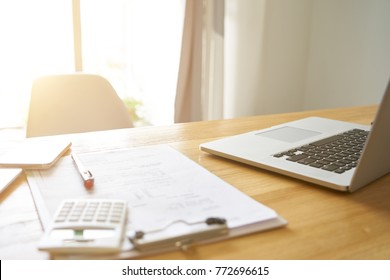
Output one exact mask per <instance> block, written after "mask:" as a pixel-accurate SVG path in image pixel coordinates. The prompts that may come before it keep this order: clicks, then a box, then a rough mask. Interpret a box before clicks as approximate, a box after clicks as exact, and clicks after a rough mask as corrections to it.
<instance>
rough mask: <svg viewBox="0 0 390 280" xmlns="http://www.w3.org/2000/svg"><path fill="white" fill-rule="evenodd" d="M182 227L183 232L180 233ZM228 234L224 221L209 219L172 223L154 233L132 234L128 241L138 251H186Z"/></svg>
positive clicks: (214, 218) (140, 232)
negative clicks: (172, 249) (173, 249)
mask: <svg viewBox="0 0 390 280" xmlns="http://www.w3.org/2000/svg"><path fill="white" fill-rule="evenodd" d="M179 224H181V225H179ZM183 225H184V227H185V231H182V229H183V227H182V226H183ZM178 226H179V227H178ZM228 232H229V228H228V227H227V223H226V220H225V219H223V218H216V217H211V218H207V219H206V220H204V221H199V222H194V223H188V222H186V221H184V220H179V221H173V222H172V223H170V224H169V225H167V226H166V227H164V228H161V229H156V230H154V231H150V232H143V231H137V232H134V233H133V234H130V236H129V239H130V241H131V242H132V243H133V244H134V246H135V248H136V249H137V250H139V251H144V252H145V251H160V250H164V249H171V248H178V249H181V250H182V251H187V249H188V248H189V247H191V246H194V245H197V244H199V243H201V242H204V241H207V240H209V241H210V240H212V239H216V238H221V237H224V236H226V235H227V234H228Z"/></svg>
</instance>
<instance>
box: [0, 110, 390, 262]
mask: <svg viewBox="0 0 390 280" xmlns="http://www.w3.org/2000/svg"><path fill="white" fill-rule="evenodd" d="M376 109H377V107H376V106H365V107H355V108H345V109H331V110H321V111H308V112H300V113H290V114H278V115H268V116H256V117H246V118H239V119H233V120H222V121H208V122H195V123H187V124H175V125H171V126H161V127H145V128H136V129H123V130H114V131H104V132H93V133H84V134H75V135H73V136H74V137H73V149H74V150H76V151H78V152H80V153H82V152H90V151H101V150H110V149H119V148H125V147H136V146H142V145H152V144H159V143H167V144H170V145H172V146H173V147H174V148H176V149H177V150H179V151H181V152H182V153H184V154H185V155H187V156H188V157H189V158H191V159H192V160H194V161H195V162H197V163H199V164H200V165H202V166H204V167H205V168H207V169H208V170H210V171H212V172H213V173H214V174H216V175H217V176H219V177H221V178H222V179H224V180H225V181H227V182H228V183H230V184H232V185H233V186H235V187H237V188H238V189H240V190H241V191H242V192H244V193H246V194H248V195H249V196H251V197H253V198H254V199H256V200H257V201H259V202H261V203H263V204H265V205H267V206H269V207H271V208H273V209H275V210H276V211H277V212H278V213H279V214H280V215H281V216H282V217H284V218H285V219H286V220H287V221H288V222H289V225H288V226H287V227H284V228H280V229H275V230H271V231H267V232H259V233H255V234H251V235H247V236H243V237H239V238H234V239H230V240H227V241H222V242H218V243H213V244H208V245H203V246H199V247H197V248H196V250H194V251H193V252H190V253H188V254H184V253H182V252H171V253H164V254H160V255H155V256H151V257H147V258H145V259H390V187H389V185H390V175H387V176H385V177H383V178H381V179H379V180H377V181H375V182H374V183H372V184H370V185H369V186H368V187H365V188H363V189H361V190H359V191H357V192H356V193H352V194H350V193H341V192H337V191H332V190H329V189H325V188H322V187H318V186H315V185H313V184H309V183H305V182H302V181H299V180H295V179H291V178H288V177H285V176H282V175H278V174H275V173H271V172H267V171H264V170H260V169H256V168H253V167H249V166H246V165H243V164H239V163H236V162H233V161H229V160H225V159H221V158H218V157H215V156H212V155H208V154H206V153H203V152H201V151H199V149H198V146H199V144H200V143H203V142H206V141H210V140H212V139H216V138H219V137H224V136H229V135H233V134H238V133H243V132H247V131H251V130H257V129H261V128H265V127H269V126H272V125H276V124H279V123H282V122H287V121H292V120H295V119H298V118H302V117H307V116H313V115H317V116H322V117H328V118H335V119H339V120H344V121H350V122H357V123H361V124H369V123H370V122H371V121H372V118H373V116H374V114H375V112H376ZM0 203H1V205H0V237H1V238H0V258H1V259H45V258H48V255H47V254H46V253H43V252H39V251H38V250H37V249H36V246H37V242H38V240H39V238H40V237H41V234H42V230H41V226H40V223H39V219H38V216H37V213H36V210H35V208H34V202H33V200H32V197H31V194H30V190H29V187H28V184H27V181H26V179H25V177H24V176H22V177H21V178H19V179H18V180H17V181H16V182H15V183H14V184H13V185H12V186H11V187H10V188H9V189H8V190H7V192H6V193H5V194H3V195H1V197H0Z"/></svg>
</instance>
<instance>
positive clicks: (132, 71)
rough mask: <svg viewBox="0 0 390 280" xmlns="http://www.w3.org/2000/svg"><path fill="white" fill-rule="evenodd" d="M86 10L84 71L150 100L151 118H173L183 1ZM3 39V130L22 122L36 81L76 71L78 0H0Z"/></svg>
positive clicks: (125, 1) (85, 4)
mask: <svg viewBox="0 0 390 280" xmlns="http://www.w3.org/2000/svg"><path fill="white" fill-rule="evenodd" d="M80 11H81V12H80V17H81V42H82V44H81V45H82V64H83V72H87V73H97V74H101V75H103V76H105V77H106V78H107V79H108V80H109V81H110V82H111V83H112V85H113V86H114V88H115V89H116V91H117V92H118V95H119V96H120V97H121V98H123V99H124V100H127V101H132V102H134V101H135V102H137V103H138V104H143V106H142V107H141V110H139V111H138V114H139V115H140V116H141V118H143V120H144V123H150V124H153V125H160V124H169V123H173V110H174V109H173V108H174V106H173V104H174V97H175V92H176V83H177V72H178V65H179V59H180V47H181V35H182V25H183V16H184V0H170V1H161V0H100V1H96V0H80ZM0 36H1V38H2V44H1V45H0V61H1V64H0V73H1V77H2V79H1V80H2V82H1V83H0V127H5V126H8V127H9V126H23V125H24V124H25V120H26V116H27V111H28V103H29V96H30V89H31V82H32V80H33V79H35V78H36V77H38V76H41V75H46V74H56V73H69V72H74V71H75V66H74V45H73V36H74V34H73V15H72V1H71V0H57V1H51V0H33V1H27V0H12V1H11V0H9V1H1V2H0ZM140 124H142V122H140Z"/></svg>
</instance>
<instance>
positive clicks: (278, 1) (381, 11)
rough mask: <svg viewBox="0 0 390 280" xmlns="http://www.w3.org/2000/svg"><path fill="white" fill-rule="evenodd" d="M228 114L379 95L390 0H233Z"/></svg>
mask: <svg viewBox="0 0 390 280" xmlns="http://www.w3.org/2000/svg"><path fill="white" fill-rule="evenodd" d="M225 3H226V5H225V36H224V40H225V65H224V68H225V71H224V80H225V81H224V94H225V100H224V105H225V107H224V110H225V115H224V117H238V116H244V115H255V114H270V113H279V112H291V111H301V110H309V109H319V108H331V107H347V106H354V105H366V104H374V103H379V102H380V99H381V97H382V95H383V92H384V89H385V87H386V84H387V81H388V79H389V77H390V0H294V1H287V0H261V1H260V0H245V1H242V0H225Z"/></svg>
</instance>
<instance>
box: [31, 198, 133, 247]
mask: <svg viewBox="0 0 390 280" xmlns="http://www.w3.org/2000/svg"><path fill="white" fill-rule="evenodd" d="M126 222H127V201H125V200H117V199H72V200H64V201H63V202H62V203H61V204H60V206H59V207H58V209H57V211H56V213H55V215H54V217H53V220H52V223H51V225H50V226H49V227H48V229H47V230H45V233H44V235H43V237H42V239H41V240H40V243H39V245H38V249H39V250H43V251H49V252H52V253H111V252H118V251H119V250H120V249H121V245H122V242H123V237H124V232H125V227H126Z"/></svg>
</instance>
